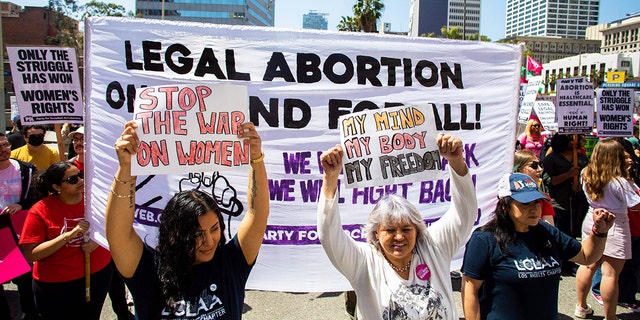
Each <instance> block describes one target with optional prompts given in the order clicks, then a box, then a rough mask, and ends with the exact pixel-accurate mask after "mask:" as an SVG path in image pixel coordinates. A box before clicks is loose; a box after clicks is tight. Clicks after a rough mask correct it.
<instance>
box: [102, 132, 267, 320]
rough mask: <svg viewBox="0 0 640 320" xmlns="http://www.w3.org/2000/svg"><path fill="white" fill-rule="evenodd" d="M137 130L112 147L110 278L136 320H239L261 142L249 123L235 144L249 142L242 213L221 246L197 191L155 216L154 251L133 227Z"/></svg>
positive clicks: (262, 195) (252, 251)
mask: <svg viewBox="0 0 640 320" xmlns="http://www.w3.org/2000/svg"><path fill="white" fill-rule="evenodd" d="M136 127H137V124H136V123H135V122H133V121H130V122H127V123H126V124H125V128H124V131H123V133H122V135H121V136H120V138H118V140H117V141H116V144H115V149H116V153H117V155H118V162H119V166H118V171H117V172H116V175H115V177H114V182H113V184H112V186H111V193H110V194H109V198H108V200H107V212H106V225H105V227H106V233H107V240H108V242H109V247H110V249H111V254H112V255H113V260H114V261H115V264H116V267H117V269H118V271H119V272H120V273H121V274H122V276H123V277H124V278H125V282H126V283H127V286H128V287H129V290H130V291H131V294H132V295H133V299H134V304H135V310H136V316H137V318H138V319H186V318H193V319H195V318H199V319H205V318H206V319H240V318H241V317H242V306H243V301H244V287H245V283H246V281H247V278H248V277H249V272H250V271H251V269H252V267H253V265H254V263H255V261H256V258H257V256H258V251H259V249H260V245H261V244H262V237H263V235H264V232H265V230H266V226H267V217H268V216H269V194H268V186H267V172H266V169H265V166H264V162H263V158H264V154H263V153H262V146H261V145H262V141H261V138H260V135H259V134H258V132H257V131H256V128H255V126H254V125H253V124H252V123H251V122H247V123H244V124H243V125H242V127H241V129H240V130H239V133H238V137H239V138H246V139H248V140H249V146H250V153H251V154H250V158H251V161H250V162H251V170H250V172H249V186H248V192H247V197H248V211H247V213H246V215H245V217H244V218H243V219H242V222H241V223H240V225H239V227H238V233H237V234H236V235H235V236H234V237H233V239H231V240H230V241H229V242H227V239H226V238H225V236H224V229H225V226H224V221H223V219H222V214H221V211H220V209H219V208H218V206H217V204H216V202H215V200H214V199H213V198H212V197H211V196H210V195H209V194H207V193H205V192H202V191H199V190H186V191H181V192H179V193H177V194H175V195H174V196H173V197H172V198H171V200H169V202H168V203H167V205H166V207H165V208H164V210H163V213H162V220H161V222H160V229H159V231H158V247H157V248H156V249H152V248H151V247H149V246H148V245H147V244H145V243H144V242H143V241H142V239H141V238H140V236H139V235H138V234H137V233H136V232H135V230H134V228H133V219H134V208H135V181H136V177H135V176H132V175H131V158H132V155H134V154H135V153H136V152H137V151H138V145H139V140H138V137H137V135H136V133H135V129H136Z"/></svg>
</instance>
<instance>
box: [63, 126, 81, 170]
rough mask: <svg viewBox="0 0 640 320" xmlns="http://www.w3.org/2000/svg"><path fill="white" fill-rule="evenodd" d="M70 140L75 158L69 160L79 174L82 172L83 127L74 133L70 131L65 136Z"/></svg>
mask: <svg viewBox="0 0 640 320" xmlns="http://www.w3.org/2000/svg"><path fill="white" fill-rule="evenodd" d="M67 136H68V137H69V138H70V139H71V143H72V145H73V151H74V152H75V154H76V155H75V156H74V157H73V158H71V159H69V162H71V163H73V164H74V165H75V166H76V167H78V170H80V172H84V127H83V126H81V127H79V128H78V129H76V131H71V132H69V134H68V135H67Z"/></svg>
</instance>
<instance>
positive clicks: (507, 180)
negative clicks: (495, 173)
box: [498, 173, 547, 203]
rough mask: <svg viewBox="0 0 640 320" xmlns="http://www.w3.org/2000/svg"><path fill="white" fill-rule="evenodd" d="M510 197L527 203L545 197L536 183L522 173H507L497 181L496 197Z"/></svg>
mask: <svg viewBox="0 0 640 320" xmlns="http://www.w3.org/2000/svg"><path fill="white" fill-rule="evenodd" d="M504 197H511V198H513V199H514V200H516V201H518V202H521V203H527V202H531V201H534V200H538V199H545V200H546V199H547V197H545V196H544V195H543V194H542V193H540V191H538V184H537V183H536V182H535V181H533V179H532V178H531V177H529V176H528V175H526V174H524V173H507V174H505V175H504V176H502V178H501V179H500V182H498V198H504Z"/></svg>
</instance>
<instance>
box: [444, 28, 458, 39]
mask: <svg viewBox="0 0 640 320" xmlns="http://www.w3.org/2000/svg"><path fill="white" fill-rule="evenodd" d="M440 33H441V34H442V37H443V38H445V39H459V40H462V27H460V26H455V27H451V28H447V26H442V28H440Z"/></svg>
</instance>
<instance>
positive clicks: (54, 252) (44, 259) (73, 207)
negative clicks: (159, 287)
mask: <svg viewBox="0 0 640 320" xmlns="http://www.w3.org/2000/svg"><path fill="white" fill-rule="evenodd" d="M36 189H37V191H38V192H39V193H40V194H41V196H44V198H43V199H42V200H40V201H38V202H37V203H36V204H34V205H33V206H32V207H31V209H30V210H29V213H28V215H27V218H26V220H25V223H24V227H23V229H22V235H21V237H20V244H21V245H22V247H23V248H24V254H25V256H26V258H27V259H28V260H30V261H33V262H34V264H33V292H34V295H35V301H36V307H37V309H38V312H39V313H40V315H41V316H42V317H43V318H44V319H95V320H98V319H100V312H101V311H102V305H103V303H104V299H105V297H106V295H107V290H108V289H109V283H110V282H111V275H112V268H111V267H110V264H109V261H110V260H111V255H110V254H109V251H107V250H106V249H104V248H102V247H100V246H98V244H97V243H95V242H93V240H88V241H85V234H86V233H87V232H88V230H89V222H88V221H85V220H84V191H83V190H84V179H83V176H82V173H80V170H78V168H77V167H76V166H74V165H73V164H71V163H69V162H67V161H60V162H57V163H54V164H53V165H51V166H50V167H49V168H48V169H47V170H46V171H44V172H43V173H42V174H41V175H40V176H39V177H38V180H37V181H36ZM85 253H90V255H91V256H90V262H91V266H90V268H91V291H90V293H91V295H90V301H88V302H87V301H86V297H85Z"/></svg>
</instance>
